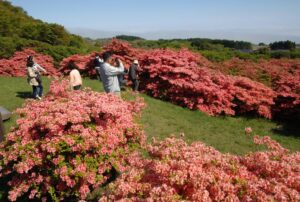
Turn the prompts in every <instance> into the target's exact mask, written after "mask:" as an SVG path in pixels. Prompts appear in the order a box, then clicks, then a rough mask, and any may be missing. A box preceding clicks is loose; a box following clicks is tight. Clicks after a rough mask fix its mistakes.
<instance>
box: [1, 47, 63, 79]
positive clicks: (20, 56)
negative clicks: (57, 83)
mask: <svg viewBox="0 0 300 202" xmlns="http://www.w3.org/2000/svg"><path fill="white" fill-rule="evenodd" d="M29 55H32V56H33V57H34V60H35V62H37V63H38V64H39V65H41V66H42V67H43V68H44V69H46V70H47V72H48V74H49V75H52V76H57V75H59V72H58V71H57V69H55V67H54V63H53V59H52V58H51V57H50V56H48V55H43V54H40V53H36V52H35V51H34V50H31V49H25V50H23V51H17V52H15V54H14V55H13V56H12V57H11V58H9V59H0V75H2V76H26V75H27V70H26V60H27V56H29Z"/></svg>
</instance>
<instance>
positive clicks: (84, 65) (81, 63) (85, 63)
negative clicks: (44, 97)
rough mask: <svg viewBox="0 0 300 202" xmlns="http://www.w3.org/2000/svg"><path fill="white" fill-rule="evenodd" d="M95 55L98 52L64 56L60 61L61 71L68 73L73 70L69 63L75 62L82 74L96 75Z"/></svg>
mask: <svg viewBox="0 0 300 202" xmlns="http://www.w3.org/2000/svg"><path fill="white" fill-rule="evenodd" d="M95 56H96V53H91V54H89V55H78V54H77V55H72V56H70V57H67V58H64V59H63V60H62V61H61V63H60V68H59V71H60V72H61V73H63V74H65V75H66V74H68V73H69V72H70V71H71V69H70V67H69V65H70V63H71V62H74V63H75V64H76V65H77V67H78V70H79V71H80V72H81V74H83V75H87V76H90V77H93V76H95V75H96V70H95V66H94V63H93V59H94V58H95Z"/></svg>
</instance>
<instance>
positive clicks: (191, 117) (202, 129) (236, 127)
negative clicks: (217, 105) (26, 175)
mask: <svg viewBox="0 0 300 202" xmlns="http://www.w3.org/2000/svg"><path fill="white" fill-rule="evenodd" d="M49 83H50V82H49V80H48V79H46V78H44V86H45V92H46V91H47V90H48V88H49ZM84 85H85V86H88V87H91V88H92V89H93V90H96V91H102V85H101V84H100V83H99V81H97V80H90V79H85V80H84ZM0 86H1V89H0V105H1V106H4V107H6V108H7V109H9V110H14V109H15V108H17V107H19V106H21V105H22V103H23V102H24V100H25V99H24V98H26V97H28V96H29V95H30V92H31V88H30V86H28V84H27V83H26V79H25V78H8V77H0ZM141 96H142V97H144V99H145V102H146V104H147V108H146V109H145V110H144V111H143V114H142V117H141V119H140V123H141V125H142V127H143V128H144V130H145V133H146V135H147V137H148V140H149V141H150V140H151V137H156V138H158V139H163V138H165V137H168V136H170V135H171V134H174V135H176V136H178V135H179V133H181V132H184V133H185V139H186V140H187V141H188V142H192V141H196V140H200V141H203V142H205V143H206V144H208V145H211V146H213V147H215V148H217V149H218V150H220V151H222V152H230V153H235V154H244V153H246V152H248V151H254V150H256V149H257V146H255V145H254V144H253V143H252V142H251V139H250V138H249V137H247V136H246V135H245V134H244V128H245V127H248V126H250V127H252V129H253V131H254V133H255V134H259V135H269V136H271V137H272V138H273V139H275V140H277V141H278V142H280V143H281V144H282V145H284V146H285V147H286V148H289V149H290V150H292V151H300V134H299V131H300V128H299V127H298V126H286V125H281V124H278V123H275V122H272V121H269V120H266V119H262V118H247V117H228V116H226V117H211V116H208V115H206V114H204V113H202V112H199V111H190V110H188V109H185V108H182V107H179V106H176V105H173V104H170V103H167V102H163V101H160V100H156V99H153V98H151V97H149V96H146V95H143V94H141ZM14 124H15V116H14V117H13V118H12V119H11V120H10V121H6V122H5V127H6V129H8V128H9V127H11V126H12V125H14Z"/></svg>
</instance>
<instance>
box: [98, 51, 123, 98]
mask: <svg viewBox="0 0 300 202" xmlns="http://www.w3.org/2000/svg"><path fill="white" fill-rule="evenodd" d="M111 56H112V54H111V53H110V52H105V53H104V54H103V63H101V65H100V69H99V72H100V77H101V81H102V83H103V87H104V90H105V92H106V93H113V94H115V95H117V96H121V89H120V84H119V79H118V76H119V75H122V74H124V66H123V63H122V61H121V60H120V59H116V63H117V64H118V67H115V66H113V65H111V64H113V60H112V57H111Z"/></svg>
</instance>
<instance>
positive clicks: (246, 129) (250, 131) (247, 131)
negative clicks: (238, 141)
mask: <svg viewBox="0 0 300 202" xmlns="http://www.w3.org/2000/svg"><path fill="white" fill-rule="evenodd" d="M250 133H252V128H251V127H246V128H245V134H246V135H249V134H250Z"/></svg>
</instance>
